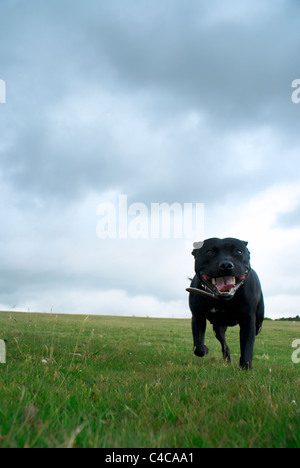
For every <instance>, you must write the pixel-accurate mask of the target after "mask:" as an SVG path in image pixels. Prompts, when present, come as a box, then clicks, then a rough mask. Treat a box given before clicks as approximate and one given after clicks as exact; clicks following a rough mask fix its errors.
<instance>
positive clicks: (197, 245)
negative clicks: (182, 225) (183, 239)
mask: <svg viewBox="0 0 300 468" xmlns="http://www.w3.org/2000/svg"><path fill="white" fill-rule="evenodd" d="M203 244H204V241H200V242H194V243H193V247H194V250H193V251H192V255H194V257H196V255H197V253H198V252H199V250H200V249H201V248H202V247H203Z"/></svg>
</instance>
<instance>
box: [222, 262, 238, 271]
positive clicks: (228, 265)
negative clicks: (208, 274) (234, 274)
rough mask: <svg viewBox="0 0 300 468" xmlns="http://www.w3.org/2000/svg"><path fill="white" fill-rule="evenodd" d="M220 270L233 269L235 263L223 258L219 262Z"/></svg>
mask: <svg viewBox="0 0 300 468" xmlns="http://www.w3.org/2000/svg"><path fill="white" fill-rule="evenodd" d="M219 268H220V270H224V271H225V270H233V268H234V264H233V263H232V262H231V261H230V260H223V261H222V262H220V263H219Z"/></svg>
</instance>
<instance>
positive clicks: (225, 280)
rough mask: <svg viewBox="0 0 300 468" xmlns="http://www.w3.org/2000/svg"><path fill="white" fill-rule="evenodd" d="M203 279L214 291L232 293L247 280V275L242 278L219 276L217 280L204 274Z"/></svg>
mask: <svg viewBox="0 0 300 468" xmlns="http://www.w3.org/2000/svg"><path fill="white" fill-rule="evenodd" d="M202 278H203V279H204V281H205V282H206V284H208V286H209V287H210V288H211V289H212V290H216V291H218V292H219V293H231V292H234V290H235V289H236V288H237V286H238V285H239V283H240V282H241V281H243V280H244V279H245V278H246V274H245V275H243V276H242V277H241V278H238V277H236V276H219V277H216V278H210V277H209V276H208V275H206V274H205V273H203V274H202Z"/></svg>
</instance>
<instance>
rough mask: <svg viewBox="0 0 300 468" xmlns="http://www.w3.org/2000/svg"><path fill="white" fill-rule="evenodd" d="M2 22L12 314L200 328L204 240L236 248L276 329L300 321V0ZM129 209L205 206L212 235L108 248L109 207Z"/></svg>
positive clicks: (112, 8)
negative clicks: (196, 252) (297, 85)
mask: <svg viewBox="0 0 300 468" xmlns="http://www.w3.org/2000/svg"><path fill="white" fill-rule="evenodd" d="M0 14H1V19H2V21H1V29H0V79H2V80H4V81H5V83H6V103H5V104H0V186H1V197H0V216H1V229H0V271H1V275H0V309H2V310H24V311H27V310H31V311H41V312H42V311H43V312H50V311H53V312H54V313H82V314H120V315H136V316H146V315H148V316H158V317H159V316H161V317H162V316H167V317H172V316H174V317H189V316H190V312H189V309H188V305H187V293H186V292H185V288H186V287H187V285H188V280H187V278H188V276H191V275H192V274H193V257H192V256H191V255H190V252H191V250H192V242H193V241H199V240H201V238H202V237H203V236H204V237H205V238H208V237H227V236H232V237H238V238H241V239H243V240H247V241H248V242H249V250H250V251H251V258H252V267H253V268H254V269H256V270H257V272H258V274H259V276H260V278H261V282H262V286H263V290H264V294H265V300H266V315H267V316H269V317H272V318H276V317H279V316H295V315H297V314H299V313H300V306H299V303H300V288H299V285H300V270H299V267H298V265H299V263H300V248H299V245H300V140H299V124H300V103H299V104H295V103H293V102H292V99H291V96H292V92H293V88H292V82H293V80H295V79H298V78H300V60H299V58H300V57H299V46H300V3H299V1H298V0H272V1H270V0H210V1H205V0H189V1H185V2H184V1H182V0H84V1H83V0H51V1H50V0H27V1H24V0H1V1H0ZM120 195H126V196H127V199H128V205H131V204H133V203H140V204H143V205H144V206H145V207H146V209H149V210H150V207H151V204H153V203H168V204H172V203H178V204H180V206H182V207H183V206H184V204H185V203H192V204H196V203H203V204H204V223H203V229H201V232H200V231H199V234H198V233H197V235H196V236H195V237H196V238H194V239H191V238H186V237H184V236H182V237H181V238H179V239H174V238H172V236H170V237H171V238H170V239H162V238H158V239H152V238H151V237H149V238H146V239H134V238H131V237H130V236H128V238H125V239H123V238H122V239H120V238H118V236H117V238H114V239H113V238H107V239H100V238H99V236H98V235H97V225H98V223H99V220H100V219H102V218H101V217H100V215H99V210H98V209H97V207H98V206H99V204H102V203H110V204H111V206H115V207H116V209H117V207H118V200H119V196H120ZM149 212H150V211H149ZM128 219H129V220H130V219H131V218H128Z"/></svg>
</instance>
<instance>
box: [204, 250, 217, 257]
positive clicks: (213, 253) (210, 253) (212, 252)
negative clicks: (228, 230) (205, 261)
mask: <svg viewBox="0 0 300 468" xmlns="http://www.w3.org/2000/svg"><path fill="white" fill-rule="evenodd" d="M206 253H207V255H211V256H212V255H215V252H214V250H212V249H209V250H207V251H206Z"/></svg>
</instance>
